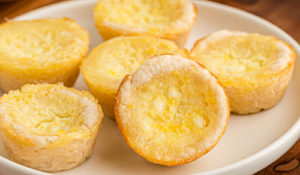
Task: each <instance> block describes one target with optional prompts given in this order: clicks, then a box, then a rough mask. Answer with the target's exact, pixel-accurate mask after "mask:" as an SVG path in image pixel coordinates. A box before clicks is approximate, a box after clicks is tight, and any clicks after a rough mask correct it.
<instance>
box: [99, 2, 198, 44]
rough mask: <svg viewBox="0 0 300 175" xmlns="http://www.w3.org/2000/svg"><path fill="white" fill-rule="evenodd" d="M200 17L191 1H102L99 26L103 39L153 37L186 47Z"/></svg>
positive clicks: (100, 3)
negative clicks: (124, 36) (130, 36)
mask: <svg viewBox="0 0 300 175" xmlns="http://www.w3.org/2000/svg"><path fill="white" fill-rule="evenodd" d="M196 16H197V8H196V6H195V5H194V4H193V3H192V2H191V1H189V0H171V1H170V0H156V1H145V0H123V1H120V0H99V1H98V3H97V5H96V6H95V8H94V18H95V23H96V27H97V28H98V31H99V33H100V34H101V35H102V38H103V39H104V40H107V39H110V38H113V37H116V36H120V35H150V36H155V37H159V38H164V39H168V40H172V41H174V42H175V43H176V44H177V45H178V46H180V47H183V46H184V44H185V43H186V41H187V39H188V36H189V33H190V31H191V29H192V27H193V25H194V23H195V20H196Z"/></svg>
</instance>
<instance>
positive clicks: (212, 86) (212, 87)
mask: <svg viewBox="0 0 300 175" xmlns="http://www.w3.org/2000/svg"><path fill="white" fill-rule="evenodd" d="M174 84H176V85H174ZM174 105H175V106H174ZM115 115H116V122H117V124H118V127H119V130H120V132H121V133H122V135H123V137H124V139H125V141H126V142H127V144H128V145H129V147H131V148H132V149H133V150H134V151H135V152H137V153H138V154H139V155H141V156H142V157H144V158H145V159H146V160H148V161H149V162H152V163H156V164H161V165H166V166H175V165H181V164H185V163H188V162H191V161H193V160H195V159H197V158H199V157H201V156H202V155H204V154H205V153H207V152H208V151H210V150H211V149H212V148H213V147H214V146H215V145H216V144H217V143H218V141H219V140H220V139H221V137H222V135H223V134H224V131H225V129H226V126H227V123H228V118H229V115H230V109H229V104H228V100H227V97H226V94H225V92H224V90H223V88H222V86H221V85H220V84H219V83H218V81H217V80H216V79H215V77H214V76H213V75H212V74H211V73H210V72H209V71H208V70H206V69H205V68H204V67H203V66H202V65H200V64H198V63H197V62H195V61H192V60H189V59H186V58H183V57H180V56H176V55H160V56H157V57H154V58H152V59H150V60H147V61H146V62H145V63H144V64H143V65H142V66H140V67H139V68H138V69H137V70H136V71H135V72H134V73H132V74H128V75H127V76H126V77H125V78H124V79H123V81H122V83H121V85H120V88H119V91H118V94H117V96H116V103H115Z"/></svg>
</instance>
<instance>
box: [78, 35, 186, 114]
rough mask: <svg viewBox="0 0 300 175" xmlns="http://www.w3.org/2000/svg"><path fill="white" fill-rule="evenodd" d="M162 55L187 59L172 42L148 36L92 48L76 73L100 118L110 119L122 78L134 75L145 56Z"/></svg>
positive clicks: (124, 38)
mask: <svg viewBox="0 0 300 175" xmlns="http://www.w3.org/2000/svg"><path fill="white" fill-rule="evenodd" d="M165 53H176V54H179V55H182V56H185V57H186V56H188V53H187V51H186V50H185V49H180V48H178V47H177V45H176V44H175V43H173V42H172V41H168V40H165V39H159V38H154V37H150V36H120V37H116V38H113V39H111V40H108V41H106V42H104V43H102V44H100V45H99V46H97V47H95V48H94V49H93V50H92V52H91V53H90V54H89V55H88V56H87V58H85V59H84V60H83V62H82V65H81V66H80V71H81V73H82V75H83V77H84V80H85V82H86V84H87V86H88V88H89V90H90V91H91V92H92V94H93V95H94V96H95V97H96V98H97V99H98V101H99V102H100V104H101V106H102V108H103V111H104V114H105V115H107V116H109V117H111V118H114V107H113V106H114V99H115V95H116V93H117V90H118V87H119V85H120V83H121V81H122V79H123V78H124V76H125V75H126V74H128V73H131V72H133V71H135V70H136V69H137V68H138V67H139V66H140V65H141V64H142V63H143V62H144V61H145V60H147V59H148V58H149V56H152V55H160V54H165Z"/></svg>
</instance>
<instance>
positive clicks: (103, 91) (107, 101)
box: [80, 36, 189, 119]
mask: <svg viewBox="0 0 300 175" xmlns="http://www.w3.org/2000/svg"><path fill="white" fill-rule="evenodd" d="M131 37H133V36H131ZM145 37H146V38H153V37H148V36H137V37H134V38H137V41H136V43H139V42H143V41H141V40H140V39H139V38H145ZM118 38H119V39H121V37H117V38H114V39H112V40H110V41H113V40H114V41H113V42H114V43H117V42H116V41H117V40H118ZM129 38H130V37H124V40H125V41H126V40H128V39H129ZM153 39H155V41H154V42H153V44H152V45H153V46H154V47H155V48H158V49H160V47H159V46H158V45H157V44H156V43H158V42H159V43H161V41H159V40H160V39H158V38H153ZM110 41H106V42H110ZM163 42H165V41H163ZM166 42H168V43H171V44H172V46H173V45H174V46H176V45H175V44H174V43H172V42H171V41H167V40H166ZM168 43H165V44H164V46H163V47H164V48H166V47H167V46H166V45H167V44H168ZM103 45H105V42H104V43H103ZM100 46H101V45H100ZM176 47H177V46H176ZM129 48H130V49H136V48H131V47H129ZM137 49H138V48H137ZM140 49H141V48H140ZM143 49H144V50H146V49H147V48H143ZM94 50H97V48H95V49H94ZM94 50H93V51H94ZM166 50H167V49H166ZM176 50H178V54H181V55H182V56H184V57H188V56H189V55H188V52H187V50H186V49H183V48H178V49H176ZM93 51H92V52H93ZM169 51H170V52H171V50H170V49H169ZM115 52H116V53H118V50H116V51H115ZM97 53H99V54H101V53H100V51H99V52H98V51H97ZM91 54H92V53H91ZM88 57H89V55H88V56H87V58H86V59H85V60H84V61H83V63H82V64H81V66H80V71H81V74H82V76H83V78H84V80H85V83H86V84H87V86H88V88H89V90H90V91H91V93H92V94H93V95H94V96H95V97H96V98H97V99H98V101H99V103H100V104H101V107H102V109H103V112H104V114H105V116H108V117H109V118H111V119H114V118H115V115H114V101H115V96H116V94H117V91H118V87H119V84H120V83H121V80H122V79H120V80H119V81H118V84H117V86H114V85H113V84H111V83H110V85H109V86H108V85H107V83H106V82H107V81H105V80H101V81H100V80H97V81H96V80H95V79H93V78H91V76H89V74H88V73H87V72H88V70H91V69H88V67H87V66H86V65H88V64H91V63H90V61H89V58H88ZM108 57H111V56H108ZM145 59H146V57H145ZM125 60H126V59H125ZM95 74H97V75H98V77H102V76H103V75H101V74H99V73H96V72H95ZM124 76H125V75H124ZM122 78H123V77H122ZM113 87H114V88H113Z"/></svg>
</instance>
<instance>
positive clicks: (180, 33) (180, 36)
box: [95, 4, 198, 47]
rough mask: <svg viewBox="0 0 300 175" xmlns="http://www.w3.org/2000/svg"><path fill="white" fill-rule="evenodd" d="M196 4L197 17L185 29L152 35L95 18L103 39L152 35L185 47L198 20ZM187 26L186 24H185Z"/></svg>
mask: <svg viewBox="0 0 300 175" xmlns="http://www.w3.org/2000/svg"><path fill="white" fill-rule="evenodd" d="M193 6H194V9H193V10H194V14H195V17H194V18H193V23H192V24H191V25H190V26H188V27H187V28H185V29H174V31H172V32H171V31H169V33H160V34H158V35H152V34H149V33H145V32H134V31H132V32H128V31H126V30H125V29H124V30H122V29H115V28H113V27H112V26H106V25H102V24H100V23H99V22H97V20H96V18H95V23H96V28H97V29H98V32H99V34H100V35H101V36H102V39H103V40H104V41H105V40H109V39H111V38H114V37H117V36H124V35H127V36H128V35H129V36H130V35H151V36H154V37H158V38H162V39H167V40H171V41H173V42H175V43H176V44H177V45H178V46H179V47H184V45H185V43H186V42H187V40H188V37H189V35H190V32H191V30H192V27H193V25H194V23H195V22H196V16H197V13H198V12H197V7H196V5H195V4H193ZM185 27H186V26H185Z"/></svg>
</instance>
